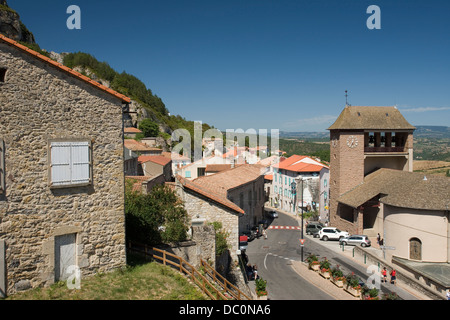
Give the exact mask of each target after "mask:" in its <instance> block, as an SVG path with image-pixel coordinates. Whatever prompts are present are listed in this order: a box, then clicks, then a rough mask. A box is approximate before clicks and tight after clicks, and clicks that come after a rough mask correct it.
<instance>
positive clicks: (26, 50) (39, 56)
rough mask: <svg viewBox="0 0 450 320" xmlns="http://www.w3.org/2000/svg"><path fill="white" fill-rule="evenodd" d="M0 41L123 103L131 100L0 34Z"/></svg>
mask: <svg viewBox="0 0 450 320" xmlns="http://www.w3.org/2000/svg"><path fill="white" fill-rule="evenodd" d="M0 40H1V41H3V42H5V43H7V44H9V45H12V46H14V47H16V48H18V49H20V50H22V51H24V52H26V53H28V54H30V55H32V56H34V57H36V58H38V59H40V60H42V61H44V62H47V63H48V64H50V65H52V66H54V67H56V68H58V69H60V70H62V71H65V72H67V73H69V74H71V75H72V76H75V77H77V78H79V79H81V80H83V81H85V82H87V83H89V84H91V85H93V86H94V87H97V88H99V89H101V90H103V91H105V92H107V93H109V94H111V95H113V96H115V97H116V98H119V99H120V100H122V101H123V102H126V103H130V102H131V99H130V98H128V97H127V96H125V95H123V94H121V93H118V92H116V91H114V90H112V89H110V88H108V87H105V86H104V85H101V84H100V83H98V82H97V81H94V80H92V79H91V78H89V77H86V76H84V75H82V74H81V73H79V72H77V71H75V70H72V69H70V68H69V67H66V66H65V65H63V64H61V63H59V62H56V61H54V60H52V59H50V58H48V57H46V56H44V55H42V54H40V53H38V52H36V51H34V50H32V49H30V48H28V47H26V46H24V45H22V44H20V43H18V42H16V41H14V40H12V39H10V38H8V37H5V36H4V35H2V34H0Z"/></svg>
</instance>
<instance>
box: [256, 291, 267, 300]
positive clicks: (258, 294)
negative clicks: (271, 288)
mask: <svg viewBox="0 0 450 320" xmlns="http://www.w3.org/2000/svg"><path fill="white" fill-rule="evenodd" d="M267 295H268V293H267V291H264V292H258V291H256V300H267Z"/></svg>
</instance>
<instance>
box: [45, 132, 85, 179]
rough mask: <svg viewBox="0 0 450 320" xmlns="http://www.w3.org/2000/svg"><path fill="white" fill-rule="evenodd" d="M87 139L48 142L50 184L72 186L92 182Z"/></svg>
mask: <svg viewBox="0 0 450 320" xmlns="http://www.w3.org/2000/svg"><path fill="white" fill-rule="evenodd" d="M91 172H92V170H91V145H90V143H89V142H88V141H72V142H70V141H67V142H66V141H54V142H50V186H51V187H73V186H81V185H88V184H90V183H91V182H92V173H91Z"/></svg>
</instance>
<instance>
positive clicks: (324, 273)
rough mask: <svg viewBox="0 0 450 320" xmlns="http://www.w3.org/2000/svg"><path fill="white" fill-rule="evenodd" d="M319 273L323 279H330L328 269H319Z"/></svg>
mask: <svg viewBox="0 0 450 320" xmlns="http://www.w3.org/2000/svg"><path fill="white" fill-rule="evenodd" d="M320 275H321V276H322V277H324V278H325V279H330V278H331V273H330V271H328V270H327V271H322V270H321V271H320Z"/></svg>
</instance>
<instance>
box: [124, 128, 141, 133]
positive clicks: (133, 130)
mask: <svg viewBox="0 0 450 320" xmlns="http://www.w3.org/2000/svg"><path fill="white" fill-rule="evenodd" d="M123 132H125V133H141V132H142V131H141V130H139V129H138V128H135V127H127V128H124V129H123Z"/></svg>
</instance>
